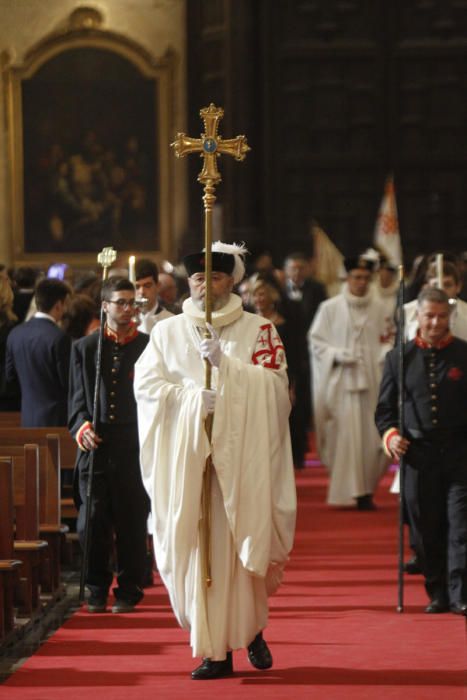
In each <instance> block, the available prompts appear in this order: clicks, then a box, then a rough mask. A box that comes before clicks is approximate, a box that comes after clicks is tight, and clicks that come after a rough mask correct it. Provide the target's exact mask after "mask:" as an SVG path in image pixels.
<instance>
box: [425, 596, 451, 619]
mask: <svg viewBox="0 0 467 700" xmlns="http://www.w3.org/2000/svg"><path fill="white" fill-rule="evenodd" d="M448 611H449V605H448V604H447V603H446V601H445V600H442V599H440V598H433V600H432V601H431V603H430V604H429V605H427V606H426V608H425V612H426V613H428V614H429V615H437V614H439V613H445V612H448Z"/></svg>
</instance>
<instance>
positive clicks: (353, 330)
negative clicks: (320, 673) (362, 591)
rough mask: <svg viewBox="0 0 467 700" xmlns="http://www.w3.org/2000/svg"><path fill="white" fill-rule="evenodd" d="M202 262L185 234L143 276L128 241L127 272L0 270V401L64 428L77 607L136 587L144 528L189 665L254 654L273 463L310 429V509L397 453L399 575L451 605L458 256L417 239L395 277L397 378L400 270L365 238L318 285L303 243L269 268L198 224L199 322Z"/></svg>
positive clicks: (257, 657) (276, 510) (463, 532)
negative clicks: (418, 579)
mask: <svg viewBox="0 0 467 700" xmlns="http://www.w3.org/2000/svg"><path fill="white" fill-rule="evenodd" d="M205 262H206V261H205V255H204V252H202V251H201V252H197V253H194V254H193V255H189V256H187V257H185V258H184V259H183V261H182V264H180V265H178V266H177V267H175V268H173V269H174V270H175V272H167V271H164V272H160V271H159V269H158V266H157V264H156V263H155V262H154V261H153V260H151V259H147V258H143V257H142V258H138V257H137V258H136V265H135V278H134V280H133V281H132V280H130V279H129V278H128V274H127V270H125V269H122V268H119V267H118V265H117V266H116V267H115V269H111V270H110V275H109V279H108V280H106V281H105V282H104V283H102V282H101V279H100V277H99V275H98V274H97V273H96V272H95V271H82V272H80V273H78V271H76V270H72V269H71V268H70V267H69V266H68V265H65V264H61V265H58V264H54V265H52V266H51V267H50V268H49V270H48V273H47V274H42V275H38V274H37V271H35V270H33V269H30V268H18V269H16V270H12V271H8V270H7V269H6V268H5V266H1V269H0V362H1V366H0V371H1V377H0V410H3V411H7V410H13V411H15V410H16V411H17V410H21V421H22V425H23V426H25V427H33V426H53V425H68V427H69V430H70V431H71V433H72V435H73V436H74V437H75V439H76V442H77V449H78V452H77V454H78V457H77V466H76V470H75V471H76V475H75V495H76V503H77V506H78V508H79V517H78V523H77V529H78V533H79V536H80V541H81V543H82V544H83V545H84V537H85V522H86V516H87V509H88V508H90V520H91V532H92V537H91V546H90V550H89V558H88V562H87V574H86V585H87V587H88V589H89V592H90V597H89V598H88V600H87V607H88V610H89V612H91V613H101V612H104V611H105V610H106V609H107V601H108V596H109V592H110V589H111V587H112V582H113V580H114V576H115V575H116V585H115V587H114V588H113V595H114V601H113V605H112V611H113V612H115V613H125V612H130V611H132V610H133V609H134V607H135V606H136V605H137V604H138V603H139V602H140V600H142V598H143V595H144V592H143V588H144V585H145V580H146V579H147V558H148V553H147V541H148V537H147V536H148V528H149V531H150V534H151V535H152V536H153V540H154V549H155V554H156V561H157V565H158V570H159V572H160V575H161V577H162V579H163V581H164V583H165V585H166V587H167V589H168V592H169V595H170V599H171V603H172V606H173V609H174V612H175V615H176V617H177V619H178V621H179V623H180V624H181V625H182V626H183V627H186V628H187V629H189V630H190V634H191V644H192V648H193V654H194V655H195V656H201V657H202V659H203V661H202V663H201V665H200V666H198V667H197V668H196V669H195V670H194V671H193V673H192V677H193V679H195V680H203V679H211V678H218V677H223V676H226V675H229V674H230V673H232V669H233V661H232V650H234V649H238V648H241V647H246V648H247V653H248V658H249V659H250V662H251V663H252V665H253V666H255V667H256V668H260V669H264V668H269V667H270V666H271V665H272V656H271V653H270V650H269V648H268V646H267V643H266V641H265V639H264V637H263V630H264V629H265V627H266V624H267V611H268V605H267V599H268V596H269V595H270V594H271V593H272V592H274V591H275V590H276V588H277V587H278V585H279V584H280V581H281V578H282V572H283V568H284V565H285V563H286V561H287V557H288V554H289V552H290V550H291V547H292V542H293V531H294V519H295V490H294V469H295V470H300V469H303V467H304V466H305V464H306V455H307V452H308V444H309V443H308V438H309V434H310V431H311V430H314V432H315V434H316V444H317V449H318V453H319V457H320V459H321V461H322V463H323V464H324V465H325V466H326V467H327V469H328V472H329V489H328V503H329V504H330V505H332V506H337V507H349V506H353V507H355V508H356V509H357V510H358V511H368V510H375V509H377V504H375V502H374V494H375V491H376V488H377V486H378V483H379V481H380V478H381V476H382V475H383V474H384V472H385V470H386V469H387V467H388V466H389V464H390V463H391V461H392V462H394V461H397V460H399V459H400V458H401V457H403V458H404V460H405V463H406V469H404V472H403V473H404V484H403V494H404V503H403V507H404V512H405V516H406V522H407V525H408V526H409V531H410V544H411V546H412V548H413V551H414V558H413V560H412V562H411V563H410V567H409V568H408V571H411V572H413V573H415V572H418V573H421V574H422V575H423V576H424V580H425V586H426V590H427V594H428V596H429V604H428V606H427V608H426V612H428V613H441V612H446V611H452V612H454V613H457V614H462V615H466V614H467V469H466V464H465V461H466V459H467V392H466V389H467V386H466V382H467V342H466V341H467V303H466V302H465V301H464V300H463V299H462V296H463V295H464V294H465V292H466V285H465V271H464V269H463V266H462V261H461V260H460V259H458V258H457V257H456V256H455V255H451V254H449V253H444V254H443V256H442V258H440V255H439V254H438V255H436V254H433V255H431V256H429V255H426V256H423V258H422V259H420V260H418V259H417V260H416V264H415V265H414V269H413V272H412V274H411V276H410V277H409V278H408V279H407V280H405V282H404V288H405V300H406V304H405V308H404V312H405V313H404V318H405V324H404V341H405V345H404V357H405V376H404V386H403V387H400V386H399V379H400V377H399V375H398V373H397V362H398V354H397V349H394V345H395V344H396V345H397V338H398V329H399V328H400V325H399V324H398V310H397V309H396V305H397V295H398V291H399V286H400V285H399V280H398V275H397V270H396V267H395V265H394V264H392V262H391V261H390V260H389V259H388V258H387V257H386V256H385V255H384V254H383V253H382V252H381V251H375V250H373V249H370V250H367V251H365V252H363V253H362V254H360V255H354V256H349V257H347V258H346V259H345V261H344V269H343V270H342V272H341V278H340V279H341V290H340V293H338V294H337V295H336V294H334V295H333V296H329V298H328V291H327V289H326V287H325V286H324V285H323V284H321V283H320V282H319V281H318V280H317V279H314V277H313V274H312V271H313V266H312V263H313V261H312V259H310V257H309V256H308V255H307V254H306V253H304V252H302V251H296V252H291V253H290V254H289V255H288V256H287V257H286V258H285V260H284V263H283V266H282V268H280V269H279V268H277V267H276V266H275V265H274V264H273V259H272V256H271V254H270V253H269V252H268V251H262V252H261V254H260V255H257V256H256V257H255V258H254V259H252V260H250V269H249V270H248V274H246V265H248V254H247V251H246V249H245V248H244V247H242V246H237V245H235V244H233V245H227V244H222V243H219V242H218V243H216V244H214V245H213V252H212V318H211V320H209V319H206V317H205V314H206V310H205V299H206V274H205V273H206V271H205ZM180 271H182V272H180ZM102 309H103V314H102V315H101V310H102ZM399 311H400V310H399ZM101 318H103V319H104V321H105V325H104V326H103V328H101V321H100V319H101ZM99 328H101V330H102V336H101V337H102V358H101V360H102V363H101V367H100V377H99V394H98V401H97V418H96V415H95V411H96V407H95V405H94V397H95V386H96V356H97V353H98V347H99V342H98V339H99V333H98V332H96V331H98V329H99ZM206 368H208V370H207V369H206ZM206 377H209V382H208V383H206ZM401 392H402V397H403V401H404V402H405V406H406V411H405V415H406V416H407V419H406V424H405V425H404V429H403V432H402V433H401V432H400V429H399V428H400V426H399V425H398V420H397V419H398V408H399V405H400V403H399V396H400V395H401ZM207 426H210V427H207ZM289 436H290V437H289ZM91 455H92V458H93V460H94V477H93V479H94V490H93V495H92V502H91V503H88V499H87V493H88V478H89V471H90V461H91ZM206 474H207V475H208V477H209V480H208V481H206V478H207V477H206ZM206 499H207V500H206ZM206 502H207V503H208V506H207V507H208V509H209V518H207V516H206V513H205V511H204V510H203V508H206ZM202 503H204V506H203V508H202V506H201V504H202ZM203 513H204V515H203ZM148 518H149V519H148ZM148 523H149V524H148ZM199 530H200V531H199ZM206 533H207V534H206ZM213 533H215V536H213ZM206 537H207V539H206ZM206 542H207V543H208V544H206ZM208 579H209V582H208Z"/></svg>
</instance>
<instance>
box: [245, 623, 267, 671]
mask: <svg viewBox="0 0 467 700" xmlns="http://www.w3.org/2000/svg"><path fill="white" fill-rule="evenodd" d="M248 659H249V661H250V663H251V665H252V666H254V667H255V668H259V669H260V670H261V671H264V670H266V669H267V668H271V666H272V655H271V652H270V651H269V647H268V645H267V644H266V642H265V641H264V639H263V633H262V632H260V633H259V634H257V635H256V637H255V638H254V639H253V641H252V642H251V644H249V645H248Z"/></svg>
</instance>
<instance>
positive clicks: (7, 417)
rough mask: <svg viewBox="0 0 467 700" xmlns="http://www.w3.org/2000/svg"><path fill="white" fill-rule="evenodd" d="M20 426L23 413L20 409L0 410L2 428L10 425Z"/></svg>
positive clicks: (0, 425)
mask: <svg viewBox="0 0 467 700" xmlns="http://www.w3.org/2000/svg"><path fill="white" fill-rule="evenodd" d="M10 425H11V426H14V427H16V428H19V427H20V425H21V413H20V412H19V411H0V428H4V427H5V428H7V427H9V426H10Z"/></svg>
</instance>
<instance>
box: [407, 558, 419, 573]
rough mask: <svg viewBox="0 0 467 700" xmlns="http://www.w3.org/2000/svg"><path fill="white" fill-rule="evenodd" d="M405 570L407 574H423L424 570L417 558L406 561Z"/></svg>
mask: <svg viewBox="0 0 467 700" xmlns="http://www.w3.org/2000/svg"><path fill="white" fill-rule="evenodd" d="M403 569H404V571H405V573H406V574H412V575H415V574H421V573H422V570H421V568H420V564H419V563H418V559H417V557H412V559H409V561H406V562H405V564H404V566H403Z"/></svg>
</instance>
